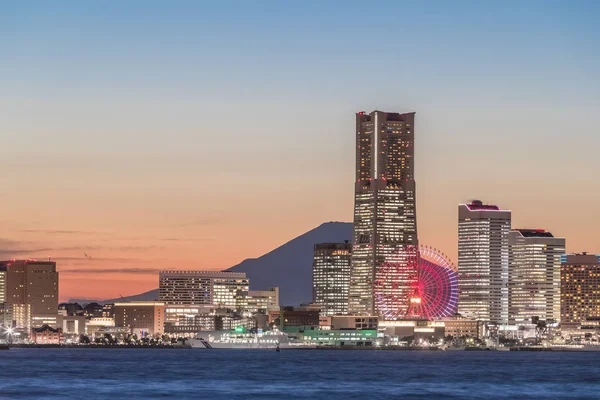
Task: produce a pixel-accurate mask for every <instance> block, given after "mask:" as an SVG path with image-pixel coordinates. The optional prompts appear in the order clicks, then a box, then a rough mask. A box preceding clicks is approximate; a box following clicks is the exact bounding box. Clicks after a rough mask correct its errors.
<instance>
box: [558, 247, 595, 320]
mask: <svg viewBox="0 0 600 400" xmlns="http://www.w3.org/2000/svg"><path fill="white" fill-rule="evenodd" d="M560 282H561V294H560V297H561V301H560V314H561V323H581V322H584V321H585V320H586V318H594V317H600V256H596V255H590V254H585V253H584V254H568V255H567V256H566V257H565V258H564V260H563V263H562V265H561V268H560Z"/></svg>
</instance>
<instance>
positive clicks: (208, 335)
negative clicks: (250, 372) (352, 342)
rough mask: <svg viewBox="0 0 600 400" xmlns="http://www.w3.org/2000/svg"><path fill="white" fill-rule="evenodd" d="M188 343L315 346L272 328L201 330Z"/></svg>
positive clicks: (205, 346)
mask: <svg viewBox="0 0 600 400" xmlns="http://www.w3.org/2000/svg"><path fill="white" fill-rule="evenodd" d="M188 343H189V344H190V346H191V347H192V348H196V349H273V350H275V349H277V348H278V347H279V348H280V349H289V348H310V347H313V348H314V347H316V346H315V345H311V344H304V343H302V341H300V340H298V339H295V338H290V337H289V336H288V335H287V334H286V333H284V332H281V331H278V330H272V331H265V332H258V333H252V332H236V331H202V332H198V333H197V334H196V337H194V338H192V339H189V340H188Z"/></svg>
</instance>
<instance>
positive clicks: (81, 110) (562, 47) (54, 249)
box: [0, 2, 600, 300]
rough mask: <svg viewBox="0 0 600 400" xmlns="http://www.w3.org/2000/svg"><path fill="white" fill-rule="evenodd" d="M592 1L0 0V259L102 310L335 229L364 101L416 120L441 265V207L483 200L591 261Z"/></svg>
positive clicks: (423, 218)
mask: <svg viewBox="0 0 600 400" xmlns="http://www.w3.org/2000/svg"><path fill="white" fill-rule="evenodd" d="M132 4H133V3H132ZM138 5H139V4H138ZM56 7H58V8H59V9H60V6H56ZM598 7H599V6H598V5H597V4H596V3H594V2H580V3H578V6H575V7H571V6H568V5H564V4H560V3H550V4H549V3H548V2H544V3H542V2H530V3H528V4H526V5H523V4H520V3H517V2H514V3H512V7H511V6H508V5H506V4H503V6H499V5H485V6H483V5H476V4H469V5H466V4H463V5H459V6H456V5H453V6H452V7H450V6H449V5H445V4H443V3H437V5H436V8H437V9H438V10H439V11H440V13H439V15H437V14H435V13H430V12H428V10H427V9H426V8H424V7H419V6H417V5H408V4H405V5H403V6H399V5H394V4H393V3H388V4H387V5H386V7H385V9H386V11H385V12H380V11H377V12H375V15H376V16H377V17H378V18H371V17H368V18H365V16H364V10H363V8H362V7H358V5H357V7H355V8H352V7H347V8H346V9H344V10H340V9H339V8H338V7H335V4H333V3H325V4H322V5H319V7H316V6H314V7H311V6H307V7H302V8H295V7H292V6H289V5H288V6H286V5H272V7H265V8H263V9H261V8H260V7H258V8H256V9H251V7H248V6H239V7H238V8H237V9H236V12H234V13H230V9H229V8H228V7H226V6H214V5H213V6H211V7H198V6H195V5H193V4H186V5H185V6H180V8H177V7H174V8H168V9H166V8H162V7H160V6H157V5H149V6H148V7H144V8H143V11H140V10H141V8H142V7H137V6H134V5H130V6H129V7H123V8H121V9H119V10H118V11H115V10H112V11H108V10H102V9H100V8H98V6H93V5H81V6H80V7H74V8H71V9H70V10H60V11H63V12H62V13H60V12H57V13H53V12H49V11H48V10H49V9H48V8H45V6H40V8H39V9H38V10H35V11H34V10H32V9H30V8H27V7H25V6H19V5H6V6H4V11H6V12H3V13H1V14H0V32H1V33H2V37H3V38H5V39H8V40H6V41H0V48H1V49H2V50H3V51H4V53H5V54H6V55H7V57H6V59H7V60H8V62H6V63H2V65H0V72H2V75H0V83H1V84H2V86H3V91H2V92H1V93H0V105H2V107H3V109H4V110H5V111H6V112H5V113H4V114H3V118H2V119H0V132H1V133H0V146H1V147H2V148H3V149H8V150H9V151H8V152H7V153H8V154H7V155H6V158H5V160H4V161H3V162H4V166H5V167H4V168H3V169H2V171H1V172H0V183H1V185H0V223H2V226H3V228H5V229H4V233H3V234H2V235H0V259H3V260H4V259H12V258H16V259H22V258H35V259H38V260H46V259H47V257H51V258H52V259H53V260H55V261H57V265H58V271H59V272H60V274H61V275H60V276H61V281H60V288H61V293H60V297H61V300H67V299H68V298H82V297H87V298H97V299H103V298H115V297H118V296H119V294H123V295H129V294H136V293H140V292H143V291H145V290H149V289H153V288H155V287H156V274H157V273H158V271H159V270H164V269H170V268H173V267H175V266H180V265H186V266H189V269H214V270H221V269H225V268H228V267H230V266H232V265H235V264H237V263H238V262H240V261H242V260H243V259H245V258H250V257H256V256H260V255H262V254H264V253H266V252H267V251H270V250H271V249H273V248H275V247H277V246H278V245H280V244H282V243H285V242H286V241H287V240H289V239H291V238H293V237H295V236H297V235H299V234H301V233H303V232H306V231H308V230H309V229H312V228H314V227H315V226H318V225H320V224H321V223H323V222H326V221H332V220H334V221H335V220H337V221H347V222H351V221H352V209H353V200H352V193H353V190H352V182H353V181H354V177H353V172H352V170H353V167H352V166H353V165H354V126H353V125H354V121H353V120H352V114H353V113H356V112H359V111H361V110H373V109H380V110H393V111H398V112H408V111H412V110H414V111H417V113H418V114H417V115H418V124H419V133H418V137H417V138H416V154H415V159H416V161H415V162H416V169H417V170H418V171H419V172H418V181H419V185H418V188H419V189H418V190H419V193H418V196H417V210H418V231H419V241H420V242H422V243H427V244H431V245H433V246H435V247H436V248H439V249H440V250H442V251H443V252H444V253H446V254H448V255H449V256H450V258H451V259H452V260H453V261H454V262H457V261H458V258H457V245H456V243H457V232H456V215H455V213H456V205H457V204H460V203H465V202H469V201H470V200H472V199H485V200H486V202H490V203H493V204H497V205H499V206H500V207H502V208H506V209H511V210H513V214H514V215H513V227H514V228H525V229H526V228H529V229H536V228H544V229H546V230H548V231H551V232H553V233H554V234H555V235H557V236H559V237H566V238H567V250H566V252H568V253H572V252H581V251H596V246H597V235H596V233H595V232H596V225H597V221H598V220H600V207H599V206H598V204H600V201H599V200H600V191H598V190H597V189H596V188H595V187H594V183H595V182H596V176H595V173H594V171H595V157H596V155H595V149H596V148H597V147H598V145H599V144H600V142H599V140H600V136H598V135H595V132H596V130H597V128H596V127H597V126H599V124H600V119H599V118H600V116H598V115H597V113H596V112H595V110H597V109H598V107H599V106H600V98H599V96H598V93H600V87H598V85H599V82H600V77H599V76H598V74H599V72H598V71H597V69H596V68H595V65H597V61H598V60H599V58H600V57H599V54H598V49H597V46H596V41H595V38H596V37H597V34H598V29H599V28H598V26H597V25H596V24H595V20H594V15H595V13H594V12H593V11H597V10H598ZM266 8H268V10H267V11H268V12H266V10H265V9H266ZM450 8H452V9H453V10H450ZM539 8H543V9H544V13H542V14H541V13H539ZM317 9H318V11H319V12H315V10H317ZM514 9H518V11H519V12H514ZM400 11H403V12H407V13H410V14H411V16H412V18H411V20H410V21H405V23H404V24H391V22H392V21H395V17H394V15H395V14H397V13H398V12H400ZM139 13H142V16H143V18H137V17H138V16H139ZM330 15H336V17H337V18H334V20H335V21H331V19H330V18H329V16H330ZM596 15H597V13H596ZM225 16H227V18H224V17H225ZM248 17H251V18H248ZM211 18H214V19H215V20H216V19H219V18H220V19H219V20H221V21H227V22H224V26H223V27H219V26H216V25H215V24H214V23H211V22H210V19H211ZM248 19H250V20H251V21H252V22H249V23H245V24H244V22H246V21H247V20H248ZM171 20H172V21H175V20H177V21H178V23H177V24H174V23H173V22H169V21H171ZM359 20H360V21H361V24H359V25H360V26H357V24H356V23H355V22H356V21H359ZM161 23H162V24H164V25H160V24H161ZM108 25H110V26H111V32H112V34H111V35H105V34H102V32H105V30H106V27H107V26H108ZM155 26H160V27H162V28H164V29H158V30H156V29H154V27H155ZM261 26H265V27H269V28H261ZM276 27H280V28H282V27H285V29H282V30H280V31H279V33H278V35H277V37H275V36H274V35H272V30H270V29H273V28H276ZM306 27H312V28H314V29H313V31H314V32H315V33H314V34H313V33H310V32H309V33H306ZM140 31H144V32H145V34H144V35H141V34H139V32H140ZM151 32H156V33H151ZM317 32H318V35H317V34H316V33H317ZM373 43H376V44H373ZM357 46H367V47H368V46H371V47H370V48H371V49H372V54H373V56H374V57H365V58H364V59H362V58H357V57H356V50H355V49H356V47H357ZM392 48H397V49H398V51H396V52H394V51H391V52H390V51H389V50H390V49H392ZM248 49H250V50H248ZM232 50H235V51H233V52H232ZM155 54H161V57H160V58H161V60H160V61H159V60H157V56H156V55H155ZM232 54H234V55H233V56H232ZM409 54H410V57H409V56H408V55H409ZM376 56H379V61H380V62H378V63H377V62H374V61H373V60H376ZM166 60H175V61H174V62H173V63H169V62H167V61H166ZM365 77H372V78H371V79H362V78H365ZM359 78H360V79H359ZM240 88H242V89H243V90H239V89H240ZM267 117H268V118H267ZM224 122H225V123H224ZM284 134H285V136H284ZM217 165H218V168H217V167H216V166H217ZM317 177H318V179H317ZM323 178H325V179H323ZM291 210H293V212H292V211H291ZM231 243H235V244H236V245H235V246H231ZM157 264H159V265H157ZM309 267H310V266H307V268H309Z"/></svg>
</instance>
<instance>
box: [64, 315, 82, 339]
mask: <svg viewBox="0 0 600 400" xmlns="http://www.w3.org/2000/svg"><path fill="white" fill-rule="evenodd" d="M59 320H62V323H61V325H62V332H63V335H65V336H66V335H71V336H79V335H83V334H85V333H86V326H85V325H86V319H85V316H84V315H61V316H60V317H59Z"/></svg>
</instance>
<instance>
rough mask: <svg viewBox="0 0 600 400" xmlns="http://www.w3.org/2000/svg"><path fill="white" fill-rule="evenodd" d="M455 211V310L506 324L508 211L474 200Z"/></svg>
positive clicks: (509, 217)
mask: <svg viewBox="0 0 600 400" xmlns="http://www.w3.org/2000/svg"><path fill="white" fill-rule="evenodd" d="M458 214H459V215H458V290H459V300H458V312H459V313H460V314H462V315H464V316H466V317H469V318H474V319H477V320H482V321H489V322H493V323H496V324H502V325H506V324H507V323H508V274H509V262H508V257H509V245H508V235H509V232H510V227H511V212H510V211H509V210H500V209H499V208H498V207H497V206H493V205H484V204H483V203H481V202H480V201H478V200H476V201H473V202H472V203H471V204H461V205H459V206H458Z"/></svg>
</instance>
